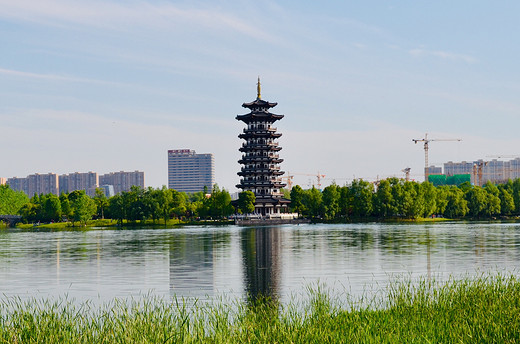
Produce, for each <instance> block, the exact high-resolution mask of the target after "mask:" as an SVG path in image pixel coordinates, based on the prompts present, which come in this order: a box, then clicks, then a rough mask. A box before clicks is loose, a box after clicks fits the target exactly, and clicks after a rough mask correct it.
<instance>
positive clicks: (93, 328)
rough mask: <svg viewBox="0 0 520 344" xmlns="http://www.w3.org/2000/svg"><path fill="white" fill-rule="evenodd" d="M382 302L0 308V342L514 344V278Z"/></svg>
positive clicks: (396, 294) (517, 309)
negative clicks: (484, 343)
mask: <svg viewBox="0 0 520 344" xmlns="http://www.w3.org/2000/svg"><path fill="white" fill-rule="evenodd" d="M381 302H383V304H372V305H368V306H359V305H358V304H357V303H352V304H350V305H345V304H343V305H342V306H338V305H337V304H336V303H335V302H332V301H331V300H330V298H329V297H328V296H327V295H326V294H324V293H320V292H311V293H310V294H309V297H308V302H307V303H306V304H304V305H299V304H289V305H284V306H278V305H277V306H273V302H271V303H269V302H268V303H259V304H257V305H256V306H248V305H247V304H246V303H245V302H244V303H237V304H232V305H228V304H225V303H220V304H217V305H214V304H213V305H198V306H195V307H192V308H188V307H187V306H186V305H185V304H184V303H182V302H175V301H174V302H171V303H170V302H166V301H163V300H158V299H155V298H153V297H148V298H146V297H145V298H144V299H143V300H141V301H135V302H129V303H128V302H121V301H117V300H115V301H113V302H112V303H110V304H107V305H105V306H103V307H100V308H96V307H93V306H92V305H91V304H89V303H84V304H82V305H74V304H72V303H69V302H65V301H57V302H50V301H37V300H30V301H21V300H19V299H7V300H5V299H4V301H3V302H2V303H1V315H2V316H1V318H0V342H2V343H179V342H180V343H318V342H319V343H324V342H325V343H327V342H328V343H339V342H356V343H385V342H386V343H411V342H417V343H429V342H432V343H455V342H457V343H477V342H478V343H482V342H497V343H498V342H499V343H514V342H518V341H519V340H520V317H519V314H520V280H519V279H518V278H517V277H514V276H509V277H504V276H500V275H498V276H493V277H480V278H477V279H464V280H461V281H451V282H448V283H445V284H435V285H432V284H430V283H428V282H427V281H423V282H421V283H419V284H418V286H413V285H412V284H411V283H409V282H404V283H395V284H393V286H392V287H391V289H390V292H389V293H388V297H386V298H385V299H384V300H382V301H381Z"/></svg>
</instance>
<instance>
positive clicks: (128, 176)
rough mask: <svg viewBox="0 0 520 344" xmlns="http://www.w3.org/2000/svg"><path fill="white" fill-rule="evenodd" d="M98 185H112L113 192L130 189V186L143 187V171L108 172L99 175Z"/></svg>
mask: <svg viewBox="0 0 520 344" xmlns="http://www.w3.org/2000/svg"><path fill="white" fill-rule="evenodd" d="M99 184H100V185H113V186H114V192H115V193H116V194H117V193H120V192H122V191H130V188H131V187H132V186H134V185H135V186H139V187H140V188H144V172H141V171H134V172H123V171H120V172H110V173H107V174H103V175H100V176H99Z"/></svg>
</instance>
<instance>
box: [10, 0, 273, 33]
mask: <svg viewBox="0 0 520 344" xmlns="http://www.w3.org/2000/svg"><path fill="white" fill-rule="evenodd" d="M0 17H3V18H8V19H16V20H22V21H30V22H37V23H44V24H47V25H64V24H77V25H85V26H91V27H103V28H111V29H114V30H121V29H131V28H133V27H139V26H141V25H143V26H148V27H155V28H164V27H175V28H178V29H179V30H183V29H184V26H187V25H189V26H190V27H198V28H200V27H203V28H205V29H211V30H223V29H224V30H231V31H233V32H236V33H239V34H242V35H245V36H249V37H252V38H255V39H260V40H274V39H275V38H274V37H271V36H269V35H267V34H266V33H265V32H264V31H262V30H260V29H258V28H257V27H256V26H254V25H251V24H249V23H248V22H247V21H244V20H242V19H240V18H238V17H236V16H233V15H230V14H228V13H227V12H225V11H221V10H218V9H216V8H202V9H197V8H181V7H179V6H175V5H173V4H170V3H167V2H159V3H154V4H151V3H145V2H141V1H125V2H110V1H96V0H92V1H73V2H72V1H66V0H40V1H32V0H17V1H11V0H0Z"/></svg>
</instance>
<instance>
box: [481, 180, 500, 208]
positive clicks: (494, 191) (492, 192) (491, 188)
mask: <svg viewBox="0 0 520 344" xmlns="http://www.w3.org/2000/svg"><path fill="white" fill-rule="evenodd" d="M484 190H485V191H486V194H487V201H486V207H485V209H484V214H485V215H487V216H494V215H498V214H500V196H499V195H500V191H499V190H498V188H497V187H496V185H495V184H493V183H491V182H490V181H487V182H486V184H485V185H484Z"/></svg>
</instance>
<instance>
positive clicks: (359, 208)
mask: <svg viewBox="0 0 520 344" xmlns="http://www.w3.org/2000/svg"><path fill="white" fill-rule="evenodd" d="M349 191H350V192H349V194H350V197H351V199H352V213H353V215H354V216H361V217H366V216H370V215H371V214H372V211H373V210H374V209H373V204H372V196H373V193H374V187H373V185H372V184H370V183H369V182H367V181H364V180H363V179H354V180H353V181H352V184H351V185H350V187H349Z"/></svg>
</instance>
